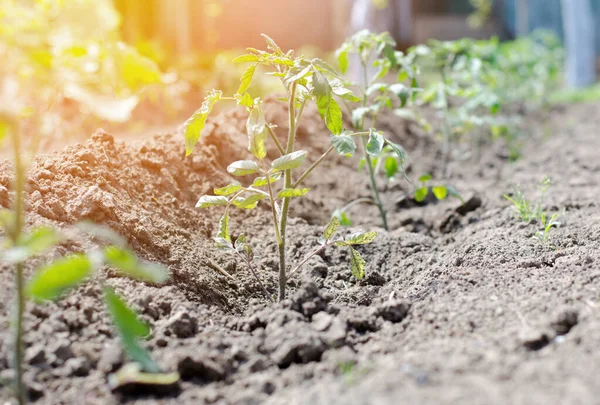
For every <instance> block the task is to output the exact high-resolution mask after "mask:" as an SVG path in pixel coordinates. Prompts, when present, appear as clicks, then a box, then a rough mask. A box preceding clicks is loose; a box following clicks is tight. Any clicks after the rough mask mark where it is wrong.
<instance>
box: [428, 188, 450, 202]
mask: <svg viewBox="0 0 600 405" xmlns="http://www.w3.org/2000/svg"><path fill="white" fill-rule="evenodd" d="M431 191H433V195H434V196H435V198H437V199H438V200H445V199H446V197H448V189H447V188H446V186H435V187H433V188H432V189H431Z"/></svg>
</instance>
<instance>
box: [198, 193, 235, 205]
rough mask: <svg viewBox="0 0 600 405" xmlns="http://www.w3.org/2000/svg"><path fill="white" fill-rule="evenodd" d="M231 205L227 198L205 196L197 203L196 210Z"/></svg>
mask: <svg viewBox="0 0 600 405" xmlns="http://www.w3.org/2000/svg"><path fill="white" fill-rule="evenodd" d="M227 204H229V200H228V199H227V197H223V196H216V195H203V196H202V197H200V199H199V200H198V202H197V203H196V208H208V207H218V206H220V205H227Z"/></svg>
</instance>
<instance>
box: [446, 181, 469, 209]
mask: <svg viewBox="0 0 600 405" xmlns="http://www.w3.org/2000/svg"><path fill="white" fill-rule="evenodd" d="M446 190H447V191H448V195H450V196H452V197H454V198H456V199H458V200H459V201H460V202H461V203H463V204H464V203H465V200H463V198H462V197H461V195H460V193H459V192H458V191H457V190H456V189H455V188H454V187H453V186H449V185H446Z"/></svg>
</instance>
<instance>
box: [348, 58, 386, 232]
mask: <svg viewBox="0 0 600 405" xmlns="http://www.w3.org/2000/svg"><path fill="white" fill-rule="evenodd" d="M362 67H363V80H364V86H365V88H364V89H363V100H362V106H363V108H364V107H366V106H367V103H368V101H369V96H368V95H367V89H368V85H369V80H368V69H367V61H362ZM364 127H365V117H364V116H363V118H362V119H361V122H360V128H356V129H357V130H358V131H364V129H365V128H364ZM361 140H362V152H363V159H365V162H366V164H367V169H368V171H369V182H370V184H371V193H372V194H373V201H374V202H375V205H377V208H378V209H379V215H380V216H381V221H382V222H383V229H385V230H386V231H387V230H389V229H388V224H387V213H386V211H385V208H384V206H383V203H382V201H381V196H380V195H379V189H378V187H377V176H376V173H375V169H374V167H373V160H372V159H371V156H370V155H369V154H368V153H367V136H366V135H362V136H361Z"/></svg>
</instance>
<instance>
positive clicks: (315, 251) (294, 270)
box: [287, 243, 329, 279]
mask: <svg viewBox="0 0 600 405" xmlns="http://www.w3.org/2000/svg"><path fill="white" fill-rule="evenodd" d="M327 246H329V244H328V243H326V244H324V245H321V246H319V247H318V248H317V249H316V250H314V251H313V252H312V253H310V254H309V255H308V256H306V257H305V258H304V260H302V261H301V262H300V264H298V265H297V266H296V267H294V269H293V270H292V271H290V272H289V274H288V275H287V277H288V279H290V278H292V276H293V275H294V274H296V273H297V272H298V270H300V269H301V268H302V266H304V265H305V264H306V263H307V262H308V261H309V260H310V259H312V258H313V257H314V256H316V255H318V254H319V253H321V252H322V251H324V250H325V248H327Z"/></svg>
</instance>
